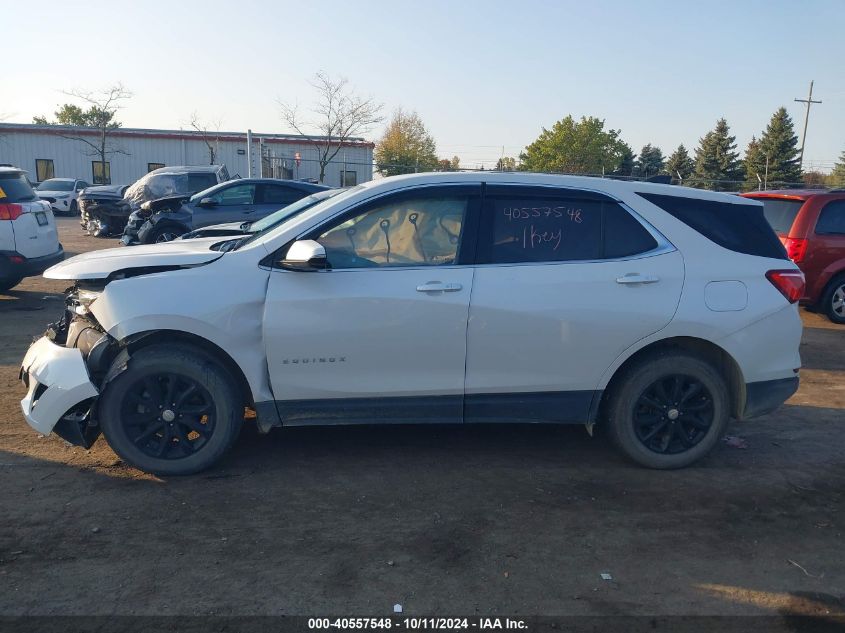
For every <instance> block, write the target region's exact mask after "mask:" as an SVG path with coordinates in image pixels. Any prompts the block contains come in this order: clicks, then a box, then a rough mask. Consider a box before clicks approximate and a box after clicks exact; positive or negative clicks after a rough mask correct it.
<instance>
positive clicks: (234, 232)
mask: <svg viewBox="0 0 845 633" xmlns="http://www.w3.org/2000/svg"><path fill="white" fill-rule="evenodd" d="M342 191H344V189H326V190H325V191H318V192H317V193H312V194H311V195H310V196H306V197H305V198H302V199H300V200H297V201H296V202H294V203H292V204H289V205H288V206H286V207H282V208H281V209H279V210H278V211H274V212H273V213H271V214H270V215H265V216H264V217H263V218H261V219H260V220H247V221H245V222H227V223H226V224H211V225H209V226H204V227H202V228H201V229H194V230H193V231H189V232H188V233H185V234H183V235H182V236H181V238H180V239H183V240H190V239H194V238H197V237H239V236H243V237H247V236H250V235H253V234H255V233H259V232H260V231H266V230H268V229H271V228H273V227H275V226H278V225H279V224H281V223H282V222H287V221H288V220H290V219H292V218H294V217H296V216H297V215H299V214H300V213H302V212H303V211H305V210H307V209H310V208H311V207H313V206H314V205H315V204H317V203H318V202H322V201H323V200H327V199H328V198H333V197H334V196H336V195H337V194H339V193H340V192H342Z"/></svg>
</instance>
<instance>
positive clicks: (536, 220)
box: [478, 185, 657, 264]
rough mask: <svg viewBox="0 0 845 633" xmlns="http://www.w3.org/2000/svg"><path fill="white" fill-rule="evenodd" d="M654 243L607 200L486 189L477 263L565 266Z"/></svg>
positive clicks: (561, 192) (541, 190) (562, 192)
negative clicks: (549, 263) (565, 263)
mask: <svg viewBox="0 0 845 633" xmlns="http://www.w3.org/2000/svg"><path fill="white" fill-rule="evenodd" d="M656 246H657V241H656V240H655V239H654V238H653V237H652V236H651V234H650V233H649V232H648V230H646V228H645V227H643V225H642V224H640V222H638V221H637V220H636V219H635V218H634V217H633V216H632V215H631V214H630V213H629V212H628V211H627V210H625V209H624V208H623V207H622V206H620V205H619V203H617V202H615V201H614V200H612V199H611V198H609V197H606V196H602V195H600V194H593V193H591V192H579V191H577V190H568V189H555V188H550V187H520V186H515V185H511V186H505V185H497V186H491V187H488V189H487V194H486V195H485V209H484V215H483V218H482V222H481V229H480V236H479V254H478V260H479V263H484V264H515V263H530V262H534V263H540V262H567V261H585V260H600V259H618V258H623V257H630V256H633V255H636V254H639V253H644V252H646V251H649V250H652V249H653V248H655V247H656Z"/></svg>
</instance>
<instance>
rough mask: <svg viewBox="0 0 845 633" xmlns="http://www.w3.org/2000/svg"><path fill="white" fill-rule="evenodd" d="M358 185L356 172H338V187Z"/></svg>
mask: <svg viewBox="0 0 845 633" xmlns="http://www.w3.org/2000/svg"><path fill="white" fill-rule="evenodd" d="M357 184H358V172H357V171H344V170H343V169H341V170H340V186H341V187H354V186H355V185H357Z"/></svg>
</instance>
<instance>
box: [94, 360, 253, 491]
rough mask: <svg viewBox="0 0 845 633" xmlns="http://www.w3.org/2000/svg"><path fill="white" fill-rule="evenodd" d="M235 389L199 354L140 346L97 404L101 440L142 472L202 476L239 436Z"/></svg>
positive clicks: (223, 372) (239, 405)
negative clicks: (106, 441)
mask: <svg viewBox="0 0 845 633" xmlns="http://www.w3.org/2000/svg"><path fill="white" fill-rule="evenodd" d="M235 384H236V383H235V381H234V380H233V379H232V377H231V375H230V374H229V372H227V371H226V370H225V369H224V368H223V367H222V366H221V365H220V364H219V363H217V362H216V361H215V360H213V359H212V358H210V357H207V356H206V355H205V354H204V353H203V352H202V350H199V349H196V348H193V347H188V346H176V347H173V346H164V345H153V346H150V347H145V348H142V349H140V350H138V351H137V352H136V353H135V354H133V355H132V357H131V359H130V360H129V364H128V367H127V368H126V370H124V371H123V372H122V373H120V374H118V375H117V377H115V378H114V380H112V381H111V382H109V383H108V385H107V387H106V389H105V391H104V393H103V395H102V397H101V399H100V406H99V417H100V424H101V425H102V428H103V434H104V435H105V436H106V440H108V442H109V444H110V445H111V447H112V449H113V450H114V452H115V453H117V454H118V455H120V457H121V458H123V459H124V460H125V461H126V462H128V463H129V464H132V465H133V466H136V467H137V468H140V469H141V470H144V471H147V472H150V473H154V474H158V475H188V474H191V473H196V472H198V471H201V470H204V469H205V468H208V467H209V466H211V465H212V464H214V463H215V462H216V461H218V460H219V459H220V458H221V457H222V456H223V455H224V454H225V453H226V452H227V451H228V450H229V449H230V448H231V446H232V444H233V443H234V442H235V440H236V439H237V437H238V434H239V433H240V430H241V426H242V424H243V404H242V402H241V399H240V398H239V394H238V392H237V390H236V389H235V387H234V386H233V385H235Z"/></svg>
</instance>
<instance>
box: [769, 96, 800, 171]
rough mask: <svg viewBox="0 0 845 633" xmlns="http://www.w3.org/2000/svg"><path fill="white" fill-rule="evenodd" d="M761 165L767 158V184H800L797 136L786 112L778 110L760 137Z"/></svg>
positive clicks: (783, 109) (784, 109)
mask: <svg viewBox="0 0 845 633" xmlns="http://www.w3.org/2000/svg"><path fill="white" fill-rule="evenodd" d="M760 151H761V153H762V155H763V163H764V164H765V162H766V157H767V156H768V158H769V183H770V184H772V183H776V184H781V183H795V182H801V165H800V164H799V163H798V153H799V150H798V135H797V134H795V126H794V125H793V124H792V119H791V118H790V116H789V114H787V112H786V108H784V107H781V108H778V109H777V111H776V112H775V113H774V114H773V115H772V118H771V120H770V121H769V125H768V126H767V127H766V131H765V132H763V135H762V136H761V137H760Z"/></svg>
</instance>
